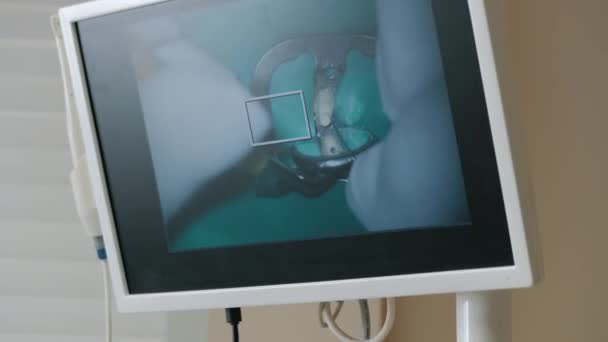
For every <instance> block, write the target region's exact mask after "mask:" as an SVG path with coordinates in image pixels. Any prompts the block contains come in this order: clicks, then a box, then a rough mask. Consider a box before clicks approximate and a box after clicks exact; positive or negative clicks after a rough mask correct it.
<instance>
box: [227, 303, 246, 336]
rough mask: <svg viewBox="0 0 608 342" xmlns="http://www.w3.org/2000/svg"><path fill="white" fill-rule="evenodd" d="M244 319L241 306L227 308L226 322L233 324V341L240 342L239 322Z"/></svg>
mask: <svg viewBox="0 0 608 342" xmlns="http://www.w3.org/2000/svg"><path fill="white" fill-rule="evenodd" d="M242 320H243V316H242V314H241V308H229V309H226V322H227V323H229V324H230V325H231V326H232V342H239V323H241V321H242Z"/></svg>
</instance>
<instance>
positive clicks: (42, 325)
mask: <svg viewBox="0 0 608 342" xmlns="http://www.w3.org/2000/svg"><path fill="white" fill-rule="evenodd" d="M103 310H104V309H103V300H101V299H73V298H37V297H19V296H0V332H3V333H31V332H39V333H43V334H65V335H92V336H97V335H102V334H103V329H104V328H103V327H104V326H103ZM113 324H114V330H115V332H116V335H117V336H133V337H158V336H165V334H166V328H167V324H166V320H165V319H164V315H163V314H160V313H145V314H117V313H115V314H114V315H113Z"/></svg>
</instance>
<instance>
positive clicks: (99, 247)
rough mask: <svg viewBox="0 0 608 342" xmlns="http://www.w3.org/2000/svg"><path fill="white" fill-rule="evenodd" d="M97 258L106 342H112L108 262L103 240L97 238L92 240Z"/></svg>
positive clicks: (99, 237)
mask: <svg viewBox="0 0 608 342" xmlns="http://www.w3.org/2000/svg"><path fill="white" fill-rule="evenodd" d="M94 241H95V249H96V251H97V258H98V259H99V260H100V261H101V271H102V274H103V293H104V307H105V313H104V321H105V330H104V331H105V336H106V342H112V297H111V295H110V272H109V270H108V260H107V255H106V248H105V245H104V243H103V238H102V237H101V236H98V237H96V238H95V239H94Z"/></svg>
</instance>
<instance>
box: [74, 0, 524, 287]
mask: <svg viewBox="0 0 608 342" xmlns="http://www.w3.org/2000/svg"><path fill="white" fill-rule="evenodd" d="M77 32H78V39H79V43H80V47H81V53H82V59H83V62H84V63H83V64H84V69H85V73H86V77H87V82H88V88H89V95H90V100H91V104H92V109H93V116H94V120H95V125H96V130H97V136H98V139H99V145H100V150H101V154H102V159H103V164H104V170H105V176H106V181H107V184H108V188H109V193H110V200H111V203H112V211H113V215H114V221H115V224H116V230H117V233H118V237H119V242H120V245H121V250H122V254H123V258H124V260H123V262H124V264H125V271H126V274H127V278H128V283H129V288H130V290H131V291H132V292H133V293H147V292H159V291H174V290H192V289H205V288H219V287H230V286H247V285H267V284H277V283H290V282H306V281H317V280H330V279H346V278H359V277H371V276H382V275H396V274H408V273H415V272H416V273H419V272H430V271H437V270H453V269H468V268H475V267H484V266H488V267H489V266H497V265H511V264H513V260H512V254H511V249H510V244H509V241H508V230H507V227H506V220H505V214H504V207H503V204H502V197H501V192H500V185H499V182H498V175H497V170H496V161H495V159H494V153H493V148H492V142H491V133H490V130H489V126H488V118H487V111H486V109H485V104H484V96H483V91H482V87H481V80H480V74H479V69H478V63H477V60H476V54H475V46H474V42H473V37H472V31H471V26H470V19H469V15H468V12H467V6H466V2H465V1H447V0H445V1H440V0H437V1H431V0H411V1H401V0H318V1H317V0H313V1H311V0H301V1H296V0H291V1H288V0H206V1H203V0H174V1H168V2H162V3H159V4H153V5H148V6H144V7H140V8H135V9H129V10H125V11H120V12H117V13H113V14H109V15H105V16H101V17H95V18H91V19H85V20H81V21H79V22H78V23H77ZM200 268H206V269H209V268H212V271H211V273H206V274H205V277H201V276H200V274H199V273H196V272H194V271H195V270H196V269H200Z"/></svg>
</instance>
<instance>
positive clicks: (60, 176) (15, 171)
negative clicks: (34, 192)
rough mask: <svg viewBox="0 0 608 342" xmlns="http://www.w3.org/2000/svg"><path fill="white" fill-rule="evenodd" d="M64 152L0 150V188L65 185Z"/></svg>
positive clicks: (67, 156)
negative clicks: (1, 186)
mask: <svg viewBox="0 0 608 342" xmlns="http://www.w3.org/2000/svg"><path fill="white" fill-rule="evenodd" d="M71 165H72V161H71V160H70V154H69V151H68V148H67V147H66V148H45V149H42V148H36V147H9V148H5V147H0V184H32V185H62V184H63V185H67V184H68V183H69V174H68V173H69V172H70V169H71Z"/></svg>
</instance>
